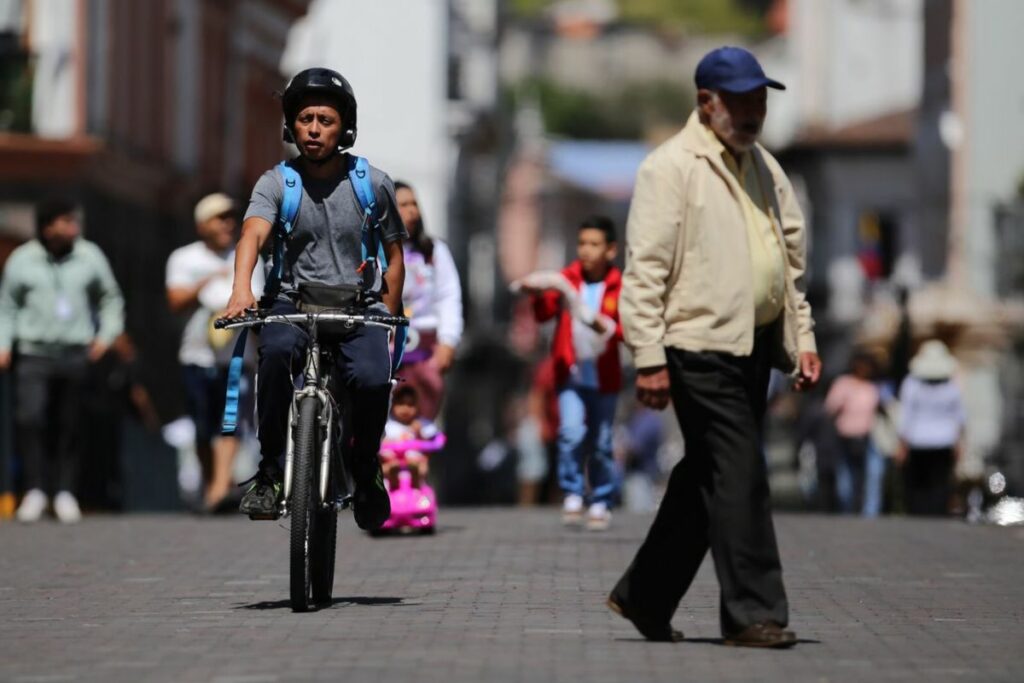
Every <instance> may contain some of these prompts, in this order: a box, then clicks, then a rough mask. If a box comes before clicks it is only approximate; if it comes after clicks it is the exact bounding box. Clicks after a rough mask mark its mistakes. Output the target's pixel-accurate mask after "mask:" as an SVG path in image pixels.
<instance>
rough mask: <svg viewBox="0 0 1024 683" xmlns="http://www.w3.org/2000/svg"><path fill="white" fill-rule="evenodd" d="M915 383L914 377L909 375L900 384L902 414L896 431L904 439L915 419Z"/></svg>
mask: <svg viewBox="0 0 1024 683" xmlns="http://www.w3.org/2000/svg"><path fill="white" fill-rule="evenodd" d="M914 383H915V380H914V378H913V377H907V378H906V379H904V380H903V384H901V385H900V416H899V425H898V427H897V429H896V432H897V433H898V434H899V435H900V437H901V438H902V439H903V440H904V441H906V440H907V435H908V434H909V433H910V425H911V423H912V421H913V419H914V408H915V406H914Z"/></svg>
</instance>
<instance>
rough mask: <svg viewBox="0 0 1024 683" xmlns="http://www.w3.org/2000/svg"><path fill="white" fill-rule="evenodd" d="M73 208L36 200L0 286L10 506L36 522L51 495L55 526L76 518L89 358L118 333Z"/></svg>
mask: <svg viewBox="0 0 1024 683" xmlns="http://www.w3.org/2000/svg"><path fill="white" fill-rule="evenodd" d="M81 232H82V230H81V223H80V217H79V210H78V207H77V206H76V205H75V204H74V203H72V202H68V201H64V200H53V201H47V202H43V203H41V204H40V205H39V206H38V207H37V209H36V238H35V239H33V240H30V241H29V242H27V243H26V244H23V245H22V246H20V247H18V248H17V249H15V250H14V252H13V253H12V254H11V257H10V259H8V261H7V265H6V267H5V268H4V273H3V284H2V285H0V370H6V369H7V368H9V367H11V365H12V349H13V350H14V351H13V353H15V354H16V358H15V359H14V361H13V364H14V378H15V409H14V420H15V424H16V428H17V441H18V453H19V454H20V456H21V461H22V463H23V468H24V485H25V489H26V490H27V492H26V494H25V497H24V498H23V499H22V501H21V505H20V506H19V507H18V512H17V517H18V519H19V520H20V521H22V522H35V521H37V520H38V519H39V518H40V517H41V516H42V514H43V512H45V511H46V508H47V505H48V504H49V502H50V495H51V494H54V495H53V512H54V514H55V515H56V516H57V519H59V520H60V521H61V522H65V523H73V522H77V521H78V520H79V519H81V510H80V508H79V506H78V499H77V498H76V495H75V492H76V488H77V484H78V467H79V460H80V454H79V446H80V443H81V441H80V439H79V431H80V430H79V427H80V417H81V410H82V405H83V403H85V401H87V400H88V397H87V396H86V395H85V392H84V386H85V380H86V374H87V370H88V367H89V364H90V363H94V362H96V361H97V360H99V359H100V358H101V357H102V356H103V354H104V353H105V352H106V350H107V348H108V347H109V346H110V344H111V342H113V341H114V339H115V338H116V337H117V336H118V335H119V334H121V332H122V330H123V329H124V300H123V299H122V298H121V290H120V289H119V288H118V286H117V281H116V280H115V279H114V274H113V272H112V271H111V269H110V264H109V263H108V262H107V258H106V257H105V256H104V255H103V252H102V251H101V250H100V248H99V247H98V246H96V245H95V244H93V243H92V242H89V241H87V240H85V239H84V238H82V237H81Z"/></svg>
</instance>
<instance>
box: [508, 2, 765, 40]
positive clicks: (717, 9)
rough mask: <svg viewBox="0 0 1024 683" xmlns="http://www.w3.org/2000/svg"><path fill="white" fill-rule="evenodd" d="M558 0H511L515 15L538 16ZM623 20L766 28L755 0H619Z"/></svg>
mask: <svg viewBox="0 0 1024 683" xmlns="http://www.w3.org/2000/svg"><path fill="white" fill-rule="evenodd" d="M554 4H555V0H509V8H510V9H511V12H512V14H513V15H514V16H518V17H522V18H537V17H540V16H542V15H543V13H544V11H545V10H546V9H548V8H549V7H551V6H552V5H554ZM615 4H616V6H617V7H618V10H619V17H620V19H621V20H622V21H625V22H631V23H638V24H647V25H650V26H652V27H656V28H659V29H669V30H677V31H685V32H689V33H737V34H742V35H756V34H758V33H761V32H763V30H764V26H763V22H762V19H761V14H762V12H763V5H764V3H761V2H756V1H754V0H616V3H615Z"/></svg>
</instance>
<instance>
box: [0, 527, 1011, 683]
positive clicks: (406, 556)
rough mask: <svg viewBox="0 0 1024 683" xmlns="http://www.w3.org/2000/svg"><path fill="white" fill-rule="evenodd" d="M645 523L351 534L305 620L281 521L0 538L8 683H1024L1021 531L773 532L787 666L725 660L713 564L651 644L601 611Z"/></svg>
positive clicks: (761, 657)
mask: <svg viewBox="0 0 1024 683" xmlns="http://www.w3.org/2000/svg"><path fill="white" fill-rule="evenodd" d="M649 522H650V517H648V516H630V515H618V516H616V518H615V523H614V527H613V529H612V530H611V531H610V532H608V533H604V534H595V533H586V532H581V531H573V530H565V529H563V528H562V527H561V526H560V524H559V520H558V515H557V512H556V511H554V510H551V509H545V510H529V511H523V510H515V509H485V510H465V509H458V510H456V509H451V510H442V526H441V529H440V532H439V533H438V534H437V535H436V536H434V537H402V538H382V539H373V538H369V537H367V536H365V535H363V534H361V533H360V532H359V531H358V530H357V529H356V528H355V526H354V524H353V523H352V520H351V517H350V516H347V515H343V519H342V526H341V537H340V539H339V555H338V576H337V579H336V584H335V585H336V588H335V595H336V598H335V602H334V604H333V605H332V606H330V607H329V608H327V609H323V610H321V611H318V612H316V613H310V614H294V613H292V612H291V610H290V609H289V606H288V602H287V591H288V588H287V545H288V535H287V531H286V529H285V527H284V526H283V525H282V524H281V523H273V522H263V523H256V522H248V521H246V520H244V519H237V518H218V519H201V518H195V517H188V516H148V517H147V516H139V517H88V518H86V520H85V521H84V522H83V523H82V524H80V525H78V526H77V527H62V526H59V525H57V524H55V523H40V524H38V525H35V526H31V527H26V526H21V525H17V524H15V523H3V524H0V681H11V682H18V683H30V682H35V683H54V682H62V681H79V680H85V681H132V682H134V681H212V682H216V683H267V682H275V681H314V680H316V681H336V682H339V683H349V682H357V681H382V682H392V681H399V682H405V681H408V682H410V683H412V682H416V683H421V682H425V683H429V682H431V681H439V682H442V681H443V682H445V683H448V682H459V681H488V682H489V681H524V682H525V681H530V682H534V681H559V682H562V681H581V682H585V683H603V682H605V681H638V682H640V681H643V682H646V681H652V682H653V681H765V680H770V681H776V680H781V681H787V682H791V681H815V682H831V681H869V680H870V681H1022V680H1024V654H1022V653H1024V637H1022V633H1024V630H1022V628H1024V624H1022V616H1024V529H1019V528H1018V529H1000V528H992V527H976V526H969V525H966V524H964V523H962V522H958V521H953V520H950V521H941V520H931V521H928V520H922V521H919V520H911V519H900V518H891V519H882V520H877V521H864V520H859V519H850V518H838V517H822V516H795V515H779V516H777V517H776V526H777V528H778V532H779V537H780V542H781V544H782V554H783V565H784V568H785V578H786V584H787V587H788V590H789V595H790V603H791V612H792V627H793V628H794V629H795V630H796V631H797V634H798V636H799V637H800V638H801V642H800V644H799V645H798V646H797V647H796V648H794V649H793V650H789V651H782V652H771V651H757V650H741V649H735V648H729V647H725V646H722V645H721V643H720V640H719V635H720V634H719V632H718V608H717V604H718V599H717V585H716V583H715V579H714V572H713V568H712V566H711V563H710V558H709V560H708V561H706V562H705V565H704V567H703V568H702V569H701V572H700V574H699V576H698V578H697V581H696V582H695V584H694V586H693V587H692V589H691V591H690V593H689V594H688V595H687V596H686V598H684V601H683V604H682V605H681V607H680V609H679V612H678V613H677V615H676V621H675V625H676V626H677V627H679V628H682V629H683V630H684V631H685V632H686V635H687V637H688V641H687V642H684V643H679V644H662V643H647V642H645V641H643V640H641V639H640V638H639V636H638V635H637V634H636V633H635V632H634V631H633V630H632V627H631V626H630V625H629V623H628V622H626V621H624V620H622V619H620V618H618V617H616V616H615V615H613V614H612V613H611V612H609V611H608V610H607V609H606V608H605V607H604V604H603V603H604V597H605V594H606V592H607V591H608V589H609V588H610V587H611V586H612V585H613V583H614V582H615V580H616V579H617V578H618V576H619V573H620V572H621V571H622V570H623V568H624V567H625V565H626V564H627V562H628V561H629V559H630V557H631V556H632V553H633V551H634V550H635V549H636V546H637V544H638V543H639V541H640V540H641V538H642V535H643V533H644V532H645V531H646V528H647V525H648V524H649Z"/></svg>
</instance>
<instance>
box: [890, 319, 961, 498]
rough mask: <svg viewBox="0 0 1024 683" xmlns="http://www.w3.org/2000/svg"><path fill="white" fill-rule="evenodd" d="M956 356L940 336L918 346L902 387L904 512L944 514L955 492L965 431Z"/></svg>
mask: <svg viewBox="0 0 1024 683" xmlns="http://www.w3.org/2000/svg"><path fill="white" fill-rule="evenodd" d="M956 369H957V364H956V359H955V358H953V355H952V354H951V353H950V352H949V349H948V348H947V347H946V345H945V344H943V343H942V342H941V341H938V340H937V339H933V340H930V341H927V342H925V343H924V344H922V345H921V349H920V350H919V351H918V353H917V355H916V356H914V358H913V359H912V360H911V361H910V375H909V376H907V378H906V379H905V380H904V381H903V385H902V386H901V387H900V426H899V433H900V442H901V443H900V449H899V450H898V451H897V453H896V460H897V462H898V463H900V464H902V465H903V484H904V496H905V502H906V506H907V513H908V514H912V515H945V514H947V513H948V511H949V499H950V496H951V495H952V491H953V467H954V465H955V464H956V460H957V457H958V451H959V444H960V439H961V437H962V436H963V430H964V422H965V420H966V416H965V414H964V406H963V398H962V394H961V391H960V387H959V386H958V385H957V383H956V382H955V381H954V380H953V375H954V374H955V373H956Z"/></svg>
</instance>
